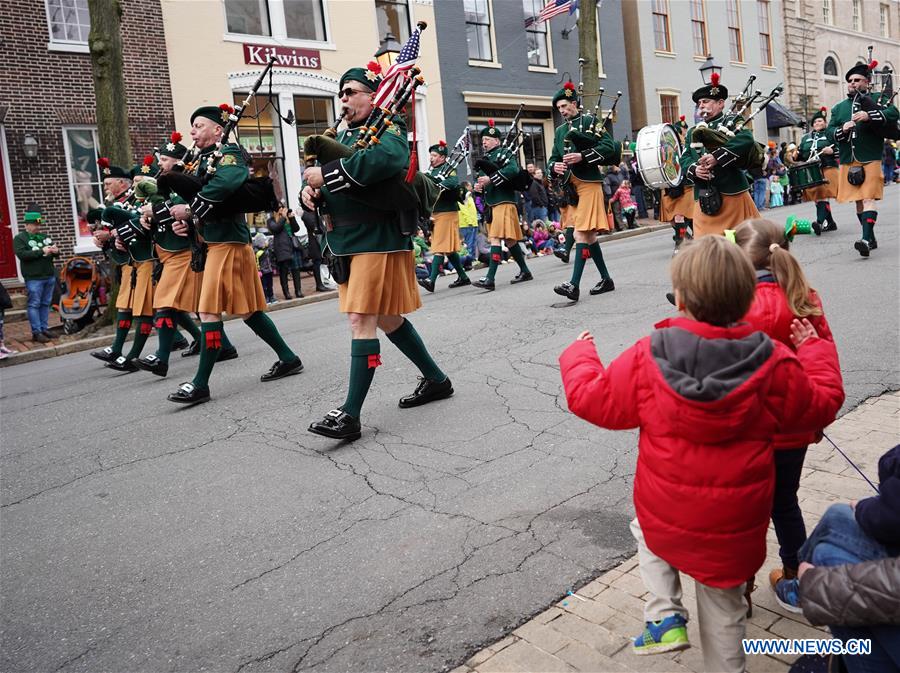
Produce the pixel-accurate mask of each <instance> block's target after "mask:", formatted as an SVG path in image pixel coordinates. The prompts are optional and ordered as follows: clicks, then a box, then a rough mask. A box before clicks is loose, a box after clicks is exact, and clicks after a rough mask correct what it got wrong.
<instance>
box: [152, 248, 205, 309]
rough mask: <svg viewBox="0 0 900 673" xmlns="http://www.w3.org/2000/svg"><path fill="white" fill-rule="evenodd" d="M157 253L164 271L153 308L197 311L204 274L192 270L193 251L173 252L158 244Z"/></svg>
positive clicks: (154, 298)
mask: <svg viewBox="0 0 900 673" xmlns="http://www.w3.org/2000/svg"><path fill="white" fill-rule="evenodd" d="M156 254H157V255H158V256H159V261H160V262H162V265H163V271H162V276H160V279H159V282H158V283H157V284H156V292H155V293H154V295H153V308H174V309H178V310H179V311H188V312H190V313H193V312H195V311H196V310H197V305H198V303H199V302H200V283H201V281H202V279H203V275H202V274H199V273H195V272H194V271H191V251H190V250H180V251H178V252H171V251H169V250H165V249H163V248H160V247H159V246H156Z"/></svg>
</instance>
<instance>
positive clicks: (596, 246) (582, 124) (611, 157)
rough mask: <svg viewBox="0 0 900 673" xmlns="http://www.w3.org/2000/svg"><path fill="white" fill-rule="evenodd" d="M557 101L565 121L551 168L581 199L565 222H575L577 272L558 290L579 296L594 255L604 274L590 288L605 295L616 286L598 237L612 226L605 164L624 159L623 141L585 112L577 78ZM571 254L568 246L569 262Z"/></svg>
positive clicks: (572, 297) (555, 138) (556, 140)
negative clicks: (606, 198)
mask: <svg viewBox="0 0 900 673" xmlns="http://www.w3.org/2000/svg"><path fill="white" fill-rule="evenodd" d="M553 106H554V107H555V108H556V109H557V110H558V111H559V113H560V114H561V115H562V117H563V119H564V120H565V121H564V123H562V124H560V125H559V126H558V127H557V128H556V132H555V134H554V136H553V151H552V152H551V153H550V161H549V165H548V169H549V170H550V171H552V172H553V173H554V174H555V175H557V176H560V177H561V178H562V179H563V180H564V181H565V182H566V183H568V184H569V185H570V186H571V187H574V190H575V192H576V193H577V195H578V199H577V204H576V205H570V206H569V208H568V212H567V213H566V215H567V218H568V221H567V223H566V224H567V227H568V226H571V227H572V232H573V237H574V241H575V260H574V263H573V266H572V277H571V278H570V279H569V281H567V282H565V283H562V284H560V285H557V286H556V287H554V288H553V291H554V292H555V293H556V294H559V295H562V296H564V297H566V298H568V299H569V300H571V301H578V298H579V296H580V293H581V291H580V289H579V285H580V283H581V276H582V274H583V273H584V265H585V263H586V262H587V260H588V259H593V260H594V265H595V266H596V267H597V271H598V272H599V273H600V281H599V282H598V283H597V284H596V285H595V286H594V287H593V288H591V290H590V293H591V294H592V295H596V294H603V293H605V292H612V291H613V290H615V289H616V285H615V283H614V282H613V279H612V277H611V276H610V275H609V270H608V269H607V268H606V262H605V261H604V260H603V251H602V250H600V243H599V241H598V236H599V234H600V232H605V231H608V230H609V220H608V219H607V217H606V205H605V203H604V200H603V175H602V174H601V172H600V166H617V165H618V164H619V161H621V158H622V146H621V144H620V143H618V142H615V141H614V140H613V139H612V138H611V137H610V135H609V134H608V133H607V132H606V131H605V130H604V129H602V128H599V122H598V120H597V119H595V117H594V115H591V114H587V113H584V112H582V109H581V106H580V105H579V100H578V95H577V93H576V90H575V85H574V84H573V83H572V82H566V83H565V84H564V85H563V88H562V89H560V90H559V91H557V92H556V95H555V96H553ZM567 233H568V232H567ZM568 257H569V254H568V251H566V252H565V254H564V256H563V259H564V261H565V260H567V259H568Z"/></svg>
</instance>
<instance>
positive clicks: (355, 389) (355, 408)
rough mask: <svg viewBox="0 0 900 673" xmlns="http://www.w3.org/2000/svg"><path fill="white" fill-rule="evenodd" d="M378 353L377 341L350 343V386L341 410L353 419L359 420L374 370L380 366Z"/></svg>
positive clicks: (379, 346) (379, 347)
mask: <svg viewBox="0 0 900 673" xmlns="http://www.w3.org/2000/svg"><path fill="white" fill-rule="evenodd" d="M380 353H381V343H380V342H379V341H378V339H353V341H351V342H350V385H349V387H348V388H347V399H346V400H344V404H342V405H341V409H343V410H344V411H345V412H346V413H348V414H350V415H351V416H353V417H354V418H359V414H360V412H361V411H362V405H363V402H365V401H366V395H368V394H369V386H371V385H372V379H373V378H375V368H376V367H378V365H380V364H381V355H380Z"/></svg>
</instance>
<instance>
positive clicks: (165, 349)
mask: <svg viewBox="0 0 900 673" xmlns="http://www.w3.org/2000/svg"><path fill="white" fill-rule="evenodd" d="M156 335H157V337H158V339H159V345H158V346H157V347H156V357H157V359H158V360H159V361H160V362H164V363H165V364H169V354H170V353H171V352H172V342H174V341H175V318H174V316H173V315H172V311H169V310H165V309H164V310H162V311H157V313H156Z"/></svg>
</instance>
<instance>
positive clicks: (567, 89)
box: [551, 82, 578, 107]
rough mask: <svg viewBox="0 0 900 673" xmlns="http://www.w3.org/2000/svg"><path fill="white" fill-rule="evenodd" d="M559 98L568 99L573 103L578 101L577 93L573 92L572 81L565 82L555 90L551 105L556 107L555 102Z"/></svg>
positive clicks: (559, 99)
mask: <svg viewBox="0 0 900 673" xmlns="http://www.w3.org/2000/svg"><path fill="white" fill-rule="evenodd" d="M561 100H570V101H573V102H575V103H577V102H578V94H577V93H576V92H575V84H574V83H572V82H566V83H565V84H563V88H562V89H560V90H559V91H557V92H556V95H555V96H554V97H553V102H552V103H551V105H553V107H556V102H557V101H561Z"/></svg>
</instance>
